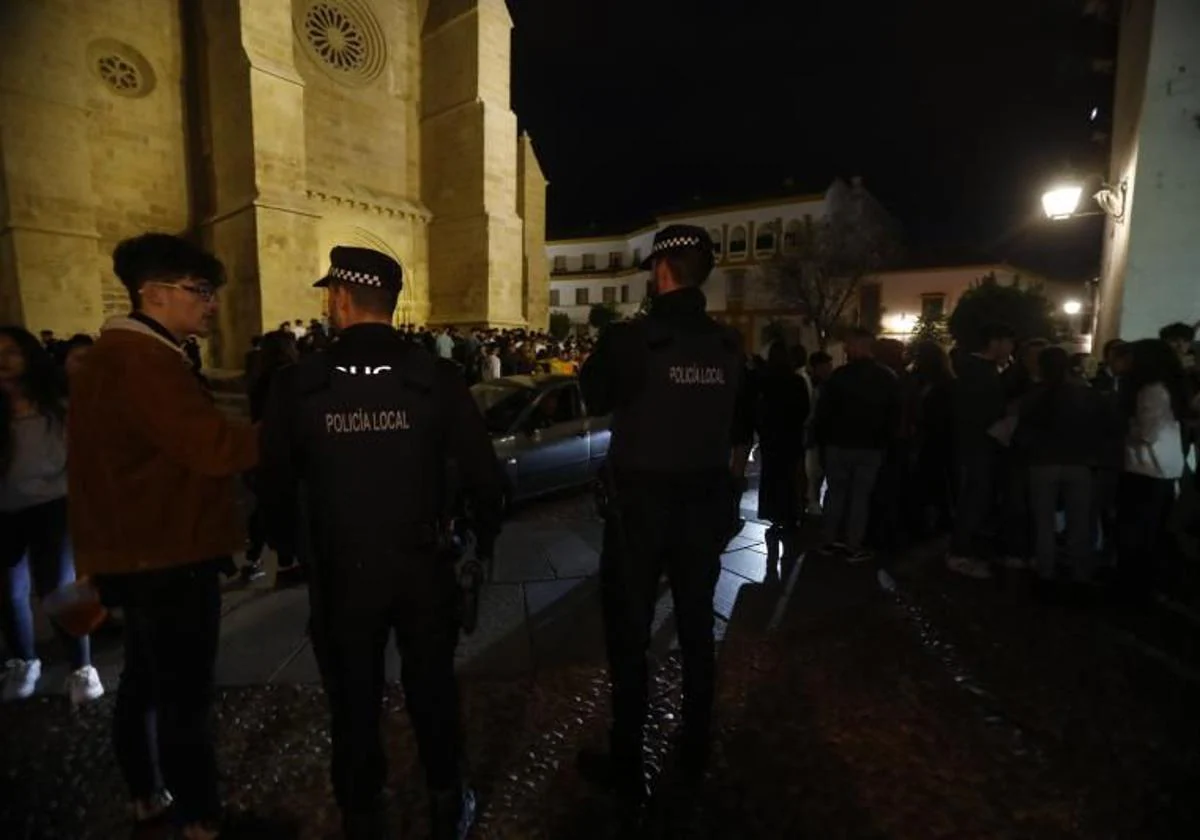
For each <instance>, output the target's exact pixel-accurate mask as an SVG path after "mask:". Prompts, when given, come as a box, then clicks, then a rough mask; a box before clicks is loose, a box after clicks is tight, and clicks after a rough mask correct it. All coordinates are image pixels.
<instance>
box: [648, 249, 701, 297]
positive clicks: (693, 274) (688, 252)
mask: <svg viewBox="0 0 1200 840" xmlns="http://www.w3.org/2000/svg"><path fill="white" fill-rule="evenodd" d="M659 259H660V260H664V261H665V262H666V263H667V265H669V266H671V273H672V274H674V275H675V280H676V281H677V282H678V283H680V284H681V285H683V286H689V287H691V288H699V287H700V286H702V285H704V281H705V280H707V279H708V275H710V274H712V270H713V257H712V254H706V253H704V252H703V251H700V250H697V249H696V248H680V249H679V250H676V251H668V252H666V253H665V254H663V255H662V256H661V257H659Z"/></svg>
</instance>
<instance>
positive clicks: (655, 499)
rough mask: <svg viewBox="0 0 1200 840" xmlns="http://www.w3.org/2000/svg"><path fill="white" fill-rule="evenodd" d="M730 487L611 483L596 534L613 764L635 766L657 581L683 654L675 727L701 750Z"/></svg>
mask: <svg viewBox="0 0 1200 840" xmlns="http://www.w3.org/2000/svg"><path fill="white" fill-rule="evenodd" d="M731 492H732V489H731V484H730V482H729V480H728V479H724V478H719V479H715V480H714V479H708V480H705V481H692V482H683V483H678V484H675V485H674V486H671V485H665V486H654V485H648V484H646V483H644V482H628V483H627V484H625V485H622V484H621V483H620V482H618V487H617V501H616V503H615V509H616V512H615V515H610V516H609V517H608V520H607V522H606V525H605V530H604V547H603V550H602V552H601V555H600V586H601V598H602V606H603V610H604V629H605V639H606V642H607V646H608V665H609V679H610V680H611V682H612V709H613V725H612V732H611V750H612V755H613V758H614V759H615V760H616V761H617V762H618V763H619V764H622V765H624V766H639V767H640V762H641V756H642V746H643V744H642V740H643V739H642V727H643V724H644V722H645V719H646V707H647V692H648V685H647V683H648V680H649V667H648V664H647V660H646V653H647V649H648V648H649V646H650V630H651V624H652V623H653V620H654V605H655V603H656V601H657V600H658V591H659V581H660V580H661V579H662V576H663V574H664V572H665V573H666V575H667V578H668V580H669V582H670V586H671V597H672V599H673V600H674V604H675V619H676V626H677V628H678V633H679V646H680V649H681V651H682V654H683V727H684V737H685V739H686V740H687V741H688V742H690V745H692V746H693V747H697V746H700V745H704V746H705V747H706V746H707V744H708V738H709V732H710V728H711V725H712V707H713V689H714V680H715V656H714V650H713V592H714V590H715V588H716V584H717V576H718V574H719V573H720V570H721V551H722V549H723V548H724V542H725V538H726V537H727V536H728V533H729V509H730V503H729V498H730V493H731Z"/></svg>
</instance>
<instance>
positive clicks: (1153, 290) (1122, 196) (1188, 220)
mask: <svg viewBox="0 0 1200 840" xmlns="http://www.w3.org/2000/svg"><path fill="white" fill-rule="evenodd" d="M1108 183H1109V185H1110V186H1111V188H1112V189H1113V191H1114V193H1115V194H1116V195H1117V197H1118V199H1119V202H1118V206H1117V207H1115V208H1113V209H1114V210H1115V211H1116V212H1110V213H1109V219H1108V223H1107V224H1108V226H1107V229H1106V235H1105V244H1104V260H1103V264H1102V268H1101V278H1100V289H1099V313H1100V317H1099V324H1098V329H1097V338H1098V339H1100V340H1104V339H1110V338H1124V339H1127V340H1136V339H1139V338H1152V337H1155V336H1157V335H1158V331H1159V329H1160V328H1161V327H1163V326H1165V325H1167V324H1169V323H1171V322H1173V321H1185V322H1187V323H1189V324H1190V323H1193V322H1195V321H1196V320H1197V319H1200V269H1198V266H1200V0H1126V2H1124V3H1123V4H1122V7H1121V36H1120V46H1119V49H1118V53H1117V80H1116V92H1115V108H1114V112H1113V142H1112V157H1111V161H1110V166H1109V173H1108Z"/></svg>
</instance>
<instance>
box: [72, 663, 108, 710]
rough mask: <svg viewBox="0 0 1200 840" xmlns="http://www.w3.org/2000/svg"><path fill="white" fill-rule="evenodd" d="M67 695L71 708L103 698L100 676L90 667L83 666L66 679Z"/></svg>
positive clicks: (102, 685)
mask: <svg viewBox="0 0 1200 840" xmlns="http://www.w3.org/2000/svg"><path fill="white" fill-rule="evenodd" d="M67 693H68V694H70V695H71V705H72V706H82V705H83V704H84V703H90V702H92V701H93V700H99V699H100V698H101V697H103V696H104V684H103V683H102V682H100V674H98V673H97V672H96V669H95V668H93V667H92V666H91V665H85V666H83V667H82V668H80V669H79V670H78V671H74V672H73V673H72V674H71V675H70V676H68V677H67Z"/></svg>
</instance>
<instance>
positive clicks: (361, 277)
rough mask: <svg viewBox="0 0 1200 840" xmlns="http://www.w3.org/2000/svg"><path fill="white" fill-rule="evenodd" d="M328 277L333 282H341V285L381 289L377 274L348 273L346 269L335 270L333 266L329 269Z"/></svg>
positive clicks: (363, 272)
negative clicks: (354, 284) (347, 284)
mask: <svg viewBox="0 0 1200 840" xmlns="http://www.w3.org/2000/svg"><path fill="white" fill-rule="evenodd" d="M329 276H330V278H332V279H334V280H341V281H342V282H343V283H357V284H358V285H360V286H378V287H380V288H382V287H383V279H382V278H380V276H379V275H378V274H368V273H366V272H365V271H350V270H349V269H347V268H337V267H336V266H335V267H334V268H331V269H329Z"/></svg>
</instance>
